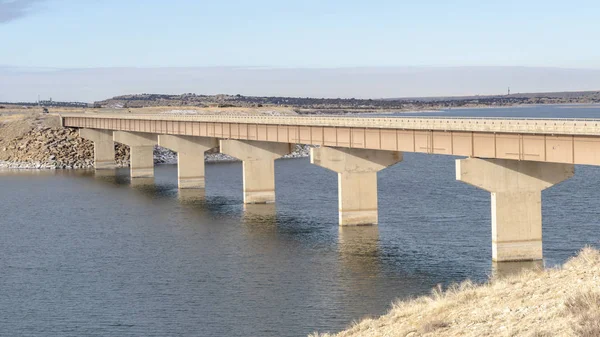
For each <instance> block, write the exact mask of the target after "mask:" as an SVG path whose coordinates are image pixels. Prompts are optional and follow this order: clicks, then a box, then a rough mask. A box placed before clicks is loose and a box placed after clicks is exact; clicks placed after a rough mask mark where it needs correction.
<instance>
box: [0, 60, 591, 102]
mask: <svg viewBox="0 0 600 337" xmlns="http://www.w3.org/2000/svg"><path fill="white" fill-rule="evenodd" d="M0 77H1V78H2V79H3V80H2V81H0V101H3V102H34V101H36V100H37V97H38V95H39V96H40V98H41V99H43V100H46V99H49V98H52V99H53V100H57V101H82V102H93V101H98V100H103V99H107V98H110V97H114V96H119V95H128V94H141V93H155V94H182V93H195V94H205V95H211V94H231V95H235V94H241V95H245V96H290V97H317V98H321V97H328V98H337V97H339V98H373V99H375V98H402V97H439V96H474V95H502V94H506V92H507V90H508V87H510V88H511V93H532V92H556V91H594V90H600V69H568V68H549V67H509V66H499V67H468V66H465V67H348V68H275V67H273V68H268V67H157V68H132V67H119V68H111V67H106V68H88V69H51V68H35V67H31V68H29V67H10V66H0Z"/></svg>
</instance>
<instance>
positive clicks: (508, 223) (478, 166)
mask: <svg viewBox="0 0 600 337" xmlns="http://www.w3.org/2000/svg"><path fill="white" fill-rule="evenodd" d="M573 174H574V167H573V165H572V164H557V163H543V162H532V161H517V160H507V159H478V158H468V159H458V160H457V161H456V179H457V180H460V181H462V182H465V183H467V184H470V185H473V186H475V187H479V188H481V189H484V190H486V191H489V192H491V194H492V260H493V261H497V262H502V261H535V260H541V259H542V258H543V253H542V190H544V189H546V188H548V187H550V186H553V185H555V184H557V183H559V182H561V181H563V180H566V179H569V178H570V177H572V176H573Z"/></svg>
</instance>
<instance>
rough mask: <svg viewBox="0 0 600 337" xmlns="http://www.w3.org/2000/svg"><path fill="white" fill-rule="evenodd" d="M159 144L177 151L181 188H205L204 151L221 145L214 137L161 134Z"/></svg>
mask: <svg viewBox="0 0 600 337" xmlns="http://www.w3.org/2000/svg"><path fill="white" fill-rule="evenodd" d="M158 145H160V146H162V147H165V148H167V149H170V150H172V151H175V152H177V177H178V185H179V188H204V187H205V186H206V183H205V176H204V153H205V152H206V151H208V150H210V149H212V148H215V147H217V146H219V141H218V140H217V139H216V138H212V137H194V136H173V135H159V136H158Z"/></svg>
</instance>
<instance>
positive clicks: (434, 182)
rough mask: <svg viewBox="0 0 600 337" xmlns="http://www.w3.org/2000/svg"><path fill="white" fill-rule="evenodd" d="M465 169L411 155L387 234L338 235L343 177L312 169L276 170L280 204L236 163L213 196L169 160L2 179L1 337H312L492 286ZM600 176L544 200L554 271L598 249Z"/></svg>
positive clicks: (590, 173)
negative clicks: (182, 186)
mask: <svg viewBox="0 0 600 337" xmlns="http://www.w3.org/2000/svg"><path fill="white" fill-rule="evenodd" d="M527 109H537V108H526V109H522V110H518V111H522V113H526V114H527V113H530V114H534V115H535V114H537V115H539V114H540V112H539V111H538V112H537V113H534V112H532V111H534V110H529V111H525V110H527ZM552 109H559V108H556V107H552ZM561 109H563V110H561V111H562V114H563V115H565V114H566V117H568V116H575V115H573V114H576V115H577V116H576V117H596V116H598V115H600V109H598V108H596V109H594V108H579V107H577V108H570V109H568V108H567V109H565V108H561ZM473 111H475V110H468V112H460V111H459V112H456V111H452V112H448V114H455V113H459V114H461V115H465V114H466V113H474V112H473ZM507 111H512V110H510V109H482V110H479V115H485V114H490V113H492V112H493V113H494V114H502V113H503V112H504V113H507V114H508V113H512V112H507ZM544 111H546V110H544ZM552 111H554V110H552ZM475 112H477V111H475ZM438 115H439V113H438ZM476 115H477V114H476ZM552 117H556V116H552ZM454 159H455V158H454V157H448V156H436V155H424V154H411V153H407V154H405V156H404V161H403V162H402V163H400V164H398V165H396V166H393V167H391V168H389V169H386V170H384V171H382V172H381V173H380V174H379V212H380V224H379V226H377V227H358V228H339V227H338V224H337V177H336V174H335V173H332V172H329V171H327V170H325V169H322V168H320V167H315V166H312V165H311V164H310V163H309V161H308V159H290V160H278V161H277V162H276V184H277V203H276V204H275V205H254V206H251V207H250V206H246V207H244V206H243V205H242V195H241V184H242V182H241V164H240V163H227V164H209V165H207V189H206V191H205V192H200V191H191V190H188V191H179V190H178V189H177V170H176V167H175V166H169V165H164V166H157V168H156V178H155V179H154V180H136V181H135V182H134V183H133V184H132V183H131V182H130V179H129V175H128V171H127V170H118V171H117V172H116V173H114V174H107V175H95V174H94V172H89V171H64V172H0V201H1V203H0V214H1V217H0V227H1V230H2V235H0V268H1V271H0V336H302V335H306V334H308V333H311V332H313V331H316V330H318V331H338V330H341V329H343V328H345V327H347V326H348V325H349V324H350V323H351V322H352V321H353V320H358V319H361V318H363V317H365V316H377V315H380V314H383V313H385V312H386V311H387V310H388V309H389V307H390V303H391V302H392V301H393V300H394V299H397V298H408V297H413V296H418V295H422V294H426V293H428V292H429V291H430V289H431V288H432V287H434V286H435V285H436V284H438V283H443V284H449V283H452V282H461V281H463V280H465V279H467V278H470V279H472V280H475V281H480V282H482V281H485V280H486V279H487V278H488V275H490V273H491V272H492V263H491V228H490V196H489V193H487V192H484V191H481V190H478V189H476V188H474V187H471V186H468V185H465V184H463V183H460V182H457V181H456V180H455V172H454ZM599 177H600V168H597V167H590V166H578V167H577V168H576V175H575V177H574V178H572V179H570V180H568V181H566V182H564V183H562V184H559V185H557V186H555V187H553V188H551V189H548V190H546V191H544V192H543V215H544V255H545V257H546V261H545V263H546V265H547V266H548V265H555V264H558V263H562V262H564V261H565V260H566V259H567V258H569V257H570V256H573V255H574V254H575V253H576V252H577V251H578V250H579V249H580V248H582V247H583V246H584V245H587V244H590V245H594V246H599V245H600V232H599V229H600V223H599V222H600V220H599V219H598V215H599V214H600V213H599V211H598V209H600V198H599V195H598V190H600V179H599Z"/></svg>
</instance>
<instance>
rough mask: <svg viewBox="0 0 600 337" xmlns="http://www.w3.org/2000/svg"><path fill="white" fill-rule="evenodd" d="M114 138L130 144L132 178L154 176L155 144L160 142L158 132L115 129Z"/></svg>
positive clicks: (118, 141) (119, 141) (116, 140)
mask: <svg viewBox="0 0 600 337" xmlns="http://www.w3.org/2000/svg"><path fill="white" fill-rule="evenodd" d="M113 140H114V141H115V142H117V143H121V144H125V145H127V146H129V150H130V159H129V162H130V168H131V178H148V177H154V145H157V144H158V136H157V135H156V134H151V133H142V132H126V131H115V132H114V134H113Z"/></svg>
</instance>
